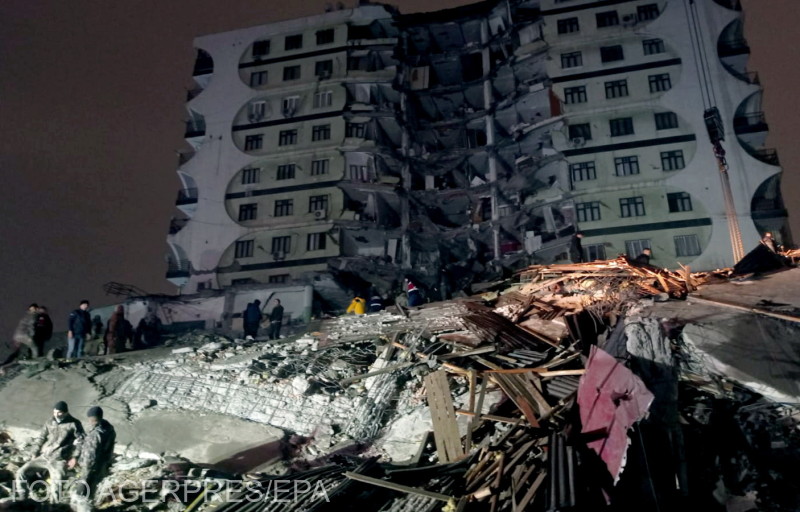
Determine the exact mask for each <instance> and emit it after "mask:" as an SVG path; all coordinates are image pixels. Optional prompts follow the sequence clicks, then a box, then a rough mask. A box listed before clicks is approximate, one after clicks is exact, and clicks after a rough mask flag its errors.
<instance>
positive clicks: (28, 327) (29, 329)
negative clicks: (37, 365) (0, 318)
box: [13, 304, 42, 357]
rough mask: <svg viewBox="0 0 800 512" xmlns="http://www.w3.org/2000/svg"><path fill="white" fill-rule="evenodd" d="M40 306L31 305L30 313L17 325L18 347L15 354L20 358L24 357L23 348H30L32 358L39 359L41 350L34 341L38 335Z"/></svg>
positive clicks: (15, 333)
mask: <svg viewBox="0 0 800 512" xmlns="http://www.w3.org/2000/svg"><path fill="white" fill-rule="evenodd" d="M38 309H39V306H38V305H36V304H31V305H30V306H28V311H26V312H25V315H24V316H23V317H22V318H21V319H20V321H19V324H17V329H16V330H15V331H14V338H13V339H14V344H15V345H16V347H17V348H16V350H15V354H16V355H17V356H19V357H22V356H23V355H24V352H22V351H23V346H25V347H28V348H29V349H30V351H31V356H32V357H39V356H40V355H42V354H40V353H39V349H38V348H37V347H36V344H35V343H34V341H33V337H34V335H35V334H36V320H37V318H38V316H39V313H38Z"/></svg>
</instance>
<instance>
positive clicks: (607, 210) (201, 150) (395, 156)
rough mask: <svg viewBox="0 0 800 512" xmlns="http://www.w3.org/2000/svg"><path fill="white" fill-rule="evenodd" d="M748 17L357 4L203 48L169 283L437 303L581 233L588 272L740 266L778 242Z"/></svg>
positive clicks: (623, 5) (535, 0)
mask: <svg viewBox="0 0 800 512" xmlns="http://www.w3.org/2000/svg"><path fill="white" fill-rule="evenodd" d="M737 6H738V3H731V2H727V1H723V0H718V1H715V0H703V1H701V2H694V3H693V4H691V6H690V7H688V8H687V7H685V6H684V3H683V2H677V1H661V2H655V3H654V2H649V1H645V0H635V1H634V0H631V1H623V2H615V3H613V5H610V4H607V3H605V2H600V3H598V2H585V1H579V0H576V1H571V2H563V1H558V0H527V1H522V0H507V1H487V2H481V3H476V4H470V5H466V6H463V7H459V8H455V9H449V10H444V11H437V12H433V13H424V14H409V15H401V14H399V12H397V11H396V10H395V9H394V8H391V7H388V6H383V5H374V4H365V5H359V6H358V7H356V8H354V9H350V10H333V11H330V12H326V13H324V14H321V15H317V16H310V17H307V18H301V19H295V20H289V21H283V22H278V23H272V24H269V25H262V26H258V27H252V28H248V29H241V30H235V31H232V32H226V33H222V34H215V35H211V36H205V37H201V38H198V39H197V40H196V42H195V43H196V46H197V47H198V59H197V62H196V65H195V72H194V76H195V81H196V83H197V88H196V89H195V90H193V91H192V92H190V101H189V102H188V103H187V108H188V109H189V113H190V120H189V122H188V123H187V134H186V135H187V141H188V142H189V143H190V144H191V145H192V148H193V150H192V151H189V152H186V153H183V154H182V155H181V162H182V164H181V167H180V169H179V170H178V174H179V176H180V178H181V182H182V187H183V188H182V189H181V191H180V193H179V197H178V201H177V205H178V207H179V208H180V209H181V210H182V213H183V216H182V217H181V218H180V219H173V223H172V225H171V228H170V235H169V237H168V242H169V247H170V252H169V269H168V273H167V277H168V279H169V280H170V281H171V282H173V283H174V284H176V285H177V286H180V287H181V288H182V289H185V290H186V291H187V292H194V291H196V290H202V289H206V288H224V287H227V286H231V285H238V284H244V283H252V282H259V283H268V284H276V285H277V284H285V283H304V284H312V285H314V287H315V289H316V290H317V291H318V292H319V293H320V294H321V295H323V296H326V298H329V299H333V300H334V301H336V299H337V297H338V299H342V298H343V297H342V296H341V294H339V295H338V296H337V294H336V293H335V290H336V289H337V286H338V285H341V284H344V285H345V286H346V287H348V288H353V289H364V288H365V287H366V285H367V284H373V285H376V286H377V287H378V288H379V289H380V291H381V292H382V293H386V292H388V291H390V290H393V289H394V290H396V289H397V285H398V282H399V281H401V280H402V277H413V278H414V279H416V280H418V281H419V282H421V283H424V284H425V285H426V287H427V288H428V290H429V291H430V292H431V295H432V297H434V298H436V297H443V298H444V297H448V296H449V295H450V293H451V292H452V291H453V290H461V289H464V288H465V287H467V286H468V285H469V284H470V282H472V281H481V280H487V279H492V278H496V277H498V276H500V275H502V274H503V272H504V271H506V270H508V269H514V268H519V267H520V266H523V265H525V264H529V263H532V262H550V261H559V260H563V259H565V258H566V255H567V250H568V246H569V242H570V239H571V236H572V234H573V233H575V232H576V231H578V230H580V231H582V232H583V233H584V235H585V238H584V242H583V243H584V253H585V258H586V259H587V260H594V259H602V258H605V257H607V256H608V257H612V256H614V255H616V254H620V253H627V254H628V255H630V256H636V255H637V254H638V253H639V252H640V251H641V250H642V249H643V248H645V247H650V248H652V249H653V251H654V258H653V262H654V263H655V264H658V265H662V266H669V267H674V266H677V264H678V262H680V263H682V264H688V265H691V266H692V268H695V269H711V268H719V267H723V266H729V265H731V264H732V263H733V262H734V261H733V254H732V251H731V245H732V242H731V238H732V237H731V235H730V233H732V232H736V233H738V235H737V236H740V238H741V240H742V242H743V244H744V246H745V247H749V246H753V245H755V244H756V243H757V241H758V240H759V238H760V236H761V234H762V233H763V232H764V231H768V230H769V231H772V232H773V233H774V234H775V235H776V237H777V238H779V240H781V241H785V242H788V236H789V234H788V231H787V228H786V213H785V210H784V207H783V204H782V201H781V197H780V168H779V167H778V161H777V157H776V156H775V152H774V150H770V149H767V148H765V147H764V143H765V135H766V130H767V124H766V122H765V120H764V115H763V112H761V107H760V105H761V91H760V88H759V85H758V82H757V79H756V78H755V77H754V76H753V75H752V74H750V73H748V72H747V55H748V51H749V50H748V48H747V44H746V42H745V41H744V38H743V30H742V18H741V12H739V11H737V10H736V9H737ZM710 108H716V109H717V111H718V112H719V118H718V119H719V123H718V127H717V128H718V129H719V131H720V132H724V133H723V139H724V143H723V144H722V147H723V153H724V155H725V156H724V158H725V159H726V160H725V161H726V165H727V168H726V177H725V179H727V180H729V182H730V190H731V191H732V192H731V194H730V200H728V198H727V197H726V192H725V189H724V187H723V186H721V184H720V172H719V170H718V163H719V161H718V157H719V152H717V154H715V150H714V148H713V147H712V145H711V143H709V142H708V135H707V133H706V132H707V128H706V125H705V124H704V117H703V115H704V112H705V111H707V110H708V109H710ZM724 134H727V138H725V135H724ZM734 224H738V227H736V228H735V229H734V228H733V226H734ZM332 277H333V278H334V279H332Z"/></svg>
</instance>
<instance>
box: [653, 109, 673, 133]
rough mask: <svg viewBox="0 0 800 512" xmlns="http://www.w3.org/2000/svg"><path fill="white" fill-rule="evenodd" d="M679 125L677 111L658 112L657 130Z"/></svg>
mask: <svg viewBox="0 0 800 512" xmlns="http://www.w3.org/2000/svg"><path fill="white" fill-rule="evenodd" d="M677 127H678V116H677V115H675V112H656V130H669V129H671V128H677Z"/></svg>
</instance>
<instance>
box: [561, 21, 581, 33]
mask: <svg viewBox="0 0 800 512" xmlns="http://www.w3.org/2000/svg"><path fill="white" fill-rule="evenodd" d="M557 25H558V33H559V34H569V33H570V32H578V31H579V30H580V25H579V24H578V18H565V19H563V20H558V23H557Z"/></svg>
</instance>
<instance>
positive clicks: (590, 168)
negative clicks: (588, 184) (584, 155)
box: [569, 162, 597, 182]
mask: <svg viewBox="0 0 800 512" xmlns="http://www.w3.org/2000/svg"><path fill="white" fill-rule="evenodd" d="M569 174H570V176H571V177H572V181H573V182H574V181H589V180H596V179H597V170H596V169H595V166H594V162H580V163H577V164H570V166H569Z"/></svg>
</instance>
